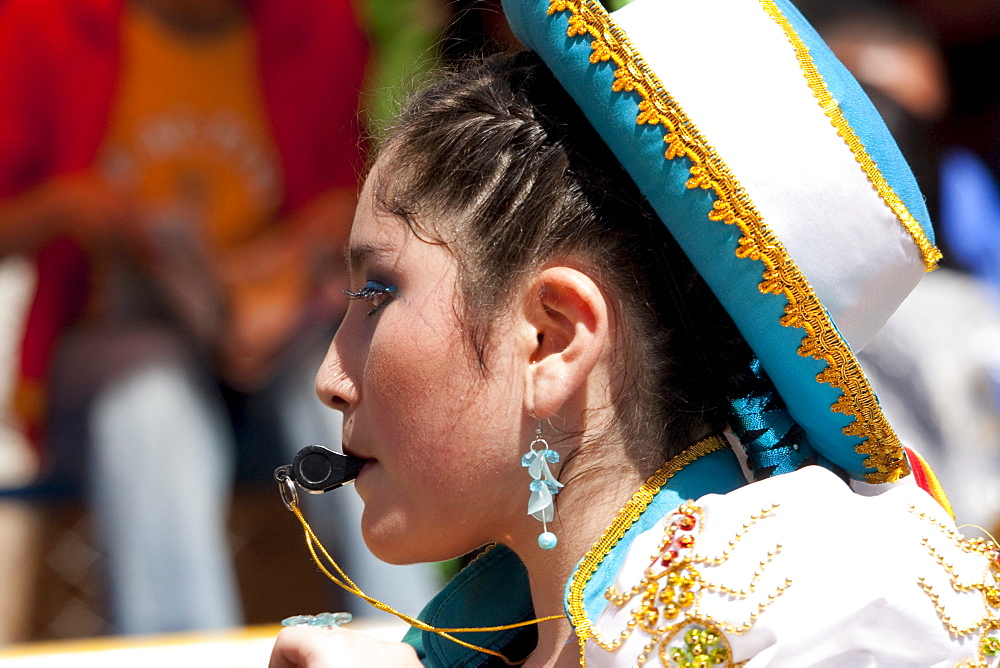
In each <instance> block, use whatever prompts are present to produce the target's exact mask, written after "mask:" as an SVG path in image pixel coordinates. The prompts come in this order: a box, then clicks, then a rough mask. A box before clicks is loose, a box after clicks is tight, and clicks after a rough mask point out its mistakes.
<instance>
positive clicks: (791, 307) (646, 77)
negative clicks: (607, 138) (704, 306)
mask: <svg viewBox="0 0 1000 668" xmlns="http://www.w3.org/2000/svg"><path fill="white" fill-rule="evenodd" d="M548 12H549V14H555V13H557V12H570V16H569V27H568V29H567V31H566V34H567V35H568V36H569V37H577V36H583V35H589V36H590V37H591V38H592V39H593V42H591V53H590V62H592V63H599V62H603V61H607V60H611V61H613V62H614V63H615V65H616V66H617V69H616V70H615V74H614V77H615V79H614V82H613V84H612V90H614V91H616V92H621V91H627V92H635V93H636V94H638V95H639V97H640V98H641V101H640V102H639V115H638V117H637V119H636V122H637V123H639V124H640V125H642V124H649V125H659V126H661V127H662V128H663V132H664V138H663V140H664V142H665V143H666V144H667V150H666V153H665V155H666V157H667V159H669V160H673V159H675V158H678V157H686V158H688V159H689V160H690V161H691V163H692V165H691V167H690V174H691V177H690V179H689V180H688V182H687V187H688V188H703V189H706V190H712V191H713V192H714V193H715V195H716V198H717V199H716V200H715V203H714V205H713V208H712V211H711V212H709V214H708V218H709V219H710V220H713V221H720V222H724V223H726V224H727V225H736V226H737V228H739V230H740V231H741V232H742V233H743V234H742V236H741V237H740V239H739V242H738V248H737V250H736V255H737V257H740V258H749V259H753V260H759V261H761V262H762V263H763V264H764V267H765V268H764V272H763V280H762V281H761V283H760V286H759V287H760V291H761V292H763V293H765V294H768V293H770V294H776V295H784V297H785V298H786V299H787V301H788V304H787V306H786V307H785V315H784V316H783V317H782V318H781V321H780V322H781V325H783V326H785V327H797V328H800V329H802V330H804V332H805V333H804V335H803V338H802V343H801V346H800V348H799V350H798V354H799V355H801V356H803V357H812V358H814V359H817V360H822V361H824V362H826V364H827V367H826V369H824V370H823V371H822V372H821V373H819V374H818V375H817V376H816V380H817V381H818V382H821V383H828V384H830V385H832V386H833V387H835V388H836V389H838V390H840V391H841V396H840V398H839V399H837V401H836V402H835V403H834V404H833V405H832V406H831V407H830V408H831V410H832V411H834V412H837V413H843V414H845V415H849V416H852V417H853V418H854V421H853V422H851V424H849V425H848V426H846V427H844V429H843V432H844V434H846V435H848V436H855V437H858V438H861V439H863V440H862V442H861V443H860V444H859V445H858V446H856V447H855V451H856V452H857V453H858V454H861V455H867V458H866V459H865V460H864V465H865V467H867V468H869V469H874V471H873V472H871V473H867V474H866V475H865V478H866V480H867V481H868V482H870V483H883V482H892V481H895V480H898V479H899V478H902V477H904V476H906V475H908V474H909V472H910V470H909V466H908V464H907V462H906V458H905V456H904V455H903V448H902V445H901V444H900V442H899V439H898V438H897V436H896V434H895V433H894V432H893V430H892V427H890V426H889V423H888V422H887V421H886V419H885V416H884V415H883V414H882V410H881V408H880V407H879V405H878V400H877V399H876V397H875V392H874V391H873V390H872V388H871V385H870V384H869V383H868V379H867V378H865V375H864V372H863V371H862V370H861V365H860V364H859V363H858V361H857V358H855V356H854V354H853V353H852V352H851V350H850V348H849V347H848V345H847V343H846V342H845V341H844V340H843V339H842V338H841V336H840V333H839V332H838V331H837V329H836V327H834V325H833V323H832V322H831V320H830V316H829V314H828V313H827V312H826V309H825V308H824V307H823V305H822V303H820V301H819V299H818V298H817V296H816V294H815V293H814V292H813V290H812V287H810V285H809V283H808V281H806V278H805V276H804V275H803V274H802V272H801V270H800V269H799V268H798V266H796V265H795V263H794V262H793V261H792V259H791V258H790V257H789V255H788V252H787V251H786V250H785V248H784V246H783V245H782V244H781V242H780V241H779V240H778V238H777V236H776V235H775V234H774V233H773V232H772V231H771V230H770V228H768V227H767V226H766V225H765V223H764V221H763V220H762V219H761V216H760V213H759V212H758V211H757V210H756V208H755V207H754V205H753V202H752V201H751V200H750V198H749V196H748V195H747V193H746V192H745V191H744V190H743V187H742V186H741V185H740V183H739V182H738V181H737V180H736V177H735V176H734V175H733V174H732V172H730V171H729V167H728V166H727V165H726V164H725V163H724V162H723V161H722V159H721V158H720V157H719V156H718V155H717V154H716V153H715V150H714V149H713V148H712V147H711V146H710V145H709V144H708V142H707V141H706V140H705V138H704V137H702V136H701V134H700V132H699V131H698V129H697V127H695V125H694V124H693V123H692V122H691V120H690V119H689V118H688V117H687V115H686V114H685V113H684V111H683V109H681V107H680V105H679V104H677V102H676V101H675V100H674V99H673V98H672V97H671V96H670V95H669V94H668V93H667V92H666V90H665V89H664V87H663V84H662V83H661V82H660V81H659V78H658V77H657V76H656V74H655V73H654V72H653V71H652V70H650V69H649V68H648V67H647V66H646V64H645V62H644V61H643V60H642V57H641V56H640V55H639V54H638V52H637V51H636V50H635V48H634V47H633V46H632V44H631V43H630V42H629V40H628V37H627V36H626V35H625V34H624V32H623V31H621V29H619V28H618V26H617V25H616V24H615V23H614V22H613V21H612V19H611V17H610V16H609V15H608V13H607V11H606V10H605V9H604V8H603V7H602V6H601V5H600V3H599V2H598V1H597V0H550V4H549V8H548Z"/></svg>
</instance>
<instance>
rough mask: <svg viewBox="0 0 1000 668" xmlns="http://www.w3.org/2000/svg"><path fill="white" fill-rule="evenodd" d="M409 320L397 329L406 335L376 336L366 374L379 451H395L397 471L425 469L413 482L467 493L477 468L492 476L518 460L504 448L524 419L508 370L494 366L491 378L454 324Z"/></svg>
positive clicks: (477, 471) (514, 454)
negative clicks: (511, 461)
mask: <svg viewBox="0 0 1000 668" xmlns="http://www.w3.org/2000/svg"><path fill="white" fill-rule="evenodd" d="M408 324H409V325H410V326H409V327H393V328H392V330H391V331H392V332H396V333H398V332H406V333H407V334H406V335H405V336H403V337H397V336H395V335H394V334H390V333H387V335H386V336H384V337H383V336H381V335H380V334H379V333H376V335H375V337H374V338H373V340H372V346H371V353H370V356H369V358H368V366H367V369H366V378H365V381H366V383H365V384H366V387H367V390H368V393H369V394H368V396H367V397H366V398H365V400H364V401H363V402H362V403H365V402H370V403H369V405H368V407H367V408H369V409H373V410H375V411H376V412H377V413H376V414H373V415H369V416H368V417H369V419H372V420H374V421H375V423H376V424H377V429H378V431H379V432H380V434H379V435H380V438H382V439H385V442H384V443H381V444H380V450H381V451H382V452H383V453H384V454H386V456H391V458H392V460H393V461H392V462H391V464H392V465H393V468H394V469H395V472H396V473H397V474H401V473H402V472H404V471H405V472H409V473H412V474H413V475H414V476H416V475H417V473H418V472H419V474H420V477H421V480H419V481H418V480H413V481H412V482H413V483H414V484H422V485H449V486H451V490H454V491H458V492H461V493H465V492H468V491H469V487H470V486H471V485H473V484H475V483H474V482H473V481H474V480H475V479H477V478H479V477H481V476H480V475H479V474H484V475H493V474H495V473H496V469H497V468H498V467H506V466H507V465H508V464H509V463H510V462H509V460H511V459H512V458H513V459H516V458H517V453H516V452H515V453H513V454H511V453H508V452H506V450H507V449H510V448H509V447H508V446H509V441H510V434H511V433H518V432H517V429H518V425H519V421H518V420H519V417H518V416H519V410H517V407H516V406H515V404H516V403H517V401H518V399H517V398H516V397H514V396H513V394H512V392H511V388H510V386H509V379H510V375H509V374H508V373H505V371H506V370H503V371H501V370H500V369H495V370H494V373H491V374H489V379H487V377H486V376H484V374H482V373H481V372H480V370H479V368H478V366H477V363H476V362H474V361H473V360H472V359H471V355H470V351H469V349H468V347H467V344H466V342H465V341H463V340H462V339H461V338H460V337H461V336H463V334H462V332H461V331H460V330H459V329H458V327H456V326H451V323H448V322H447V321H445V322H444V323H442V322H441V321H440V320H439V321H437V322H435V321H425V319H424V318H418V319H417V322H416V323H412V322H411V323H408ZM442 325H448V326H442ZM442 332H448V333H449V335H447V336H441V333H442ZM515 438H516V436H515ZM516 447H517V445H516V443H515V444H514V449H516ZM387 463H388V462H387ZM515 463H517V462H515ZM451 490H449V491H451Z"/></svg>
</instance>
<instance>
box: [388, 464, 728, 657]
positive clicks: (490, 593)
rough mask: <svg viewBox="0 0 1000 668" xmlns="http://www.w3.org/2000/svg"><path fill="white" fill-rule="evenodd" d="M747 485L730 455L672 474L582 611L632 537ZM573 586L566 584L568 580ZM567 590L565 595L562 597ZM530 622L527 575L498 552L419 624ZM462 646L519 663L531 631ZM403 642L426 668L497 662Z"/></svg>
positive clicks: (607, 562)
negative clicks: (691, 503) (689, 504)
mask: <svg viewBox="0 0 1000 668" xmlns="http://www.w3.org/2000/svg"><path fill="white" fill-rule="evenodd" d="M745 484H746V478H745V477H744V475H743V471H742V469H741V468H740V465H739V462H738V461H737V459H736V455H734V454H733V452H732V451H731V450H729V449H725V450H719V451H717V452H714V453H711V454H709V455H705V456H704V457H701V458H700V459H697V460H696V461H694V462H692V463H691V464H689V465H688V466H686V467H685V468H684V469H682V470H681V471H679V472H678V473H677V474H676V475H675V476H674V477H673V478H671V479H670V480H669V481H668V482H667V484H666V485H664V486H663V487H662V488H661V489H660V491H659V493H657V494H656V496H655V497H653V500H652V502H651V503H650V504H649V506H647V508H646V511H645V512H644V513H643V514H642V515H641V516H640V517H639V519H638V521H636V523H635V524H633V525H632V527H631V528H630V529H629V530H628V532H627V533H626V534H625V536H624V537H623V538H622V540H620V541H619V542H618V544H617V545H616V546H615V547H614V549H613V550H612V551H611V553H610V554H608V555H607V557H606V558H605V559H604V560H603V561H602V562H601V564H600V566H599V567H598V569H597V571H596V572H595V573H594V575H593V577H591V579H590V581H589V582H588V583H587V586H586V588H585V590H584V592H585V593H584V600H585V607H586V610H587V615H588V617H590V619H592V620H593V619H596V618H597V616H598V615H599V614H600V613H601V610H603V608H604V605H605V604H606V601H605V600H604V591H605V590H606V589H607V588H608V586H610V585H611V584H612V582H613V581H614V579H615V576H616V575H617V574H618V571H619V569H620V568H621V565H622V563H623V561H624V560H625V556H626V555H627V554H628V551H629V547H630V546H631V544H632V541H633V540H635V537H636V536H638V535H639V534H641V533H643V532H644V531H648V530H649V529H650V528H651V527H652V526H653V525H654V524H656V522H657V521H659V520H660V518H662V517H663V516H664V515H666V514H667V513H669V512H671V511H673V510H674V509H675V508H677V506H679V505H680V504H681V503H682V502H684V501H686V500H688V499H697V498H698V497H701V496H704V495H705V494H711V493H715V494H725V493H727V492H731V491H732V490H734V489H736V488H738V487H741V486H743V485H745ZM570 581H571V582H572V578H571V580H570ZM568 591H569V590H568V584H567V596H568ZM534 616H535V612H534V608H533V607H532V603H531V591H530V589H529V586H528V573H527V571H526V570H525V568H524V564H522V563H521V560H520V559H518V557H517V555H516V554H514V552H513V551H511V550H510V549H508V548H507V547H504V546H503V545H495V546H493V547H491V548H489V549H488V550H487V551H486V552H485V553H484V554H483V555H482V556H480V557H479V558H478V559H476V560H475V561H473V562H472V563H471V564H469V565H468V566H467V567H466V568H464V569H463V570H462V571H461V572H460V573H459V574H458V575H456V576H455V577H454V578H453V579H452V581H451V582H449V583H448V585H447V586H446V587H445V588H444V589H443V590H442V591H441V592H440V593H439V594H438V595H437V596H435V597H434V599H432V600H431V602H430V603H429V604H428V605H427V607H426V608H424V610H423V612H422V613H421V614H420V619H422V620H423V621H425V622H427V623H428V624H431V625H433V626H436V627H439V628H455V627H470V626H499V625H503V624H512V623H515V622H520V621H526V620H529V619H532V618H533V617H534ZM455 635H456V637H459V638H461V639H462V640H465V641H467V642H470V643H473V644H475V645H479V646H481V647H488V648H490V649H495V650H497V651H500V652H503V653H504V654H505V655H507V656H508V657H509V658H512V659H514V658H523V657H524V656H527V654H528V653H530V652H531V650H532V649H533V648H534V645H535V638H536V633H535V629H534V627H530V626H529V627H525V628H521V629H514V630H510V631H497V632H477V633H461V634H455ZM403 641H404V642H406V643H408V644H410V645H412V646H413V647H414V649H416V651H417V655H418V656H419V657H420V660H421V661H422V662H423V664H424V665H426V666H435V667H437V666H469V667H471V666H487V665H491V664H492V663H494V661H496V660H495V659H494V658H493V657H491V656H488V655H484V654H482V653H481V652H477V651H475V650H471V649H468V648H466V647H462V646H461V645H457V644H455V643H453V642H451V641H449V640H447V639H445V638H442V637H441V636H439V635H437V634H435V633H431V632H429V631H420V630H418V629H412V628H411V629H410V630H409V631H408V632H407V634H406V636H405V637H404V638H403Z"/></svg>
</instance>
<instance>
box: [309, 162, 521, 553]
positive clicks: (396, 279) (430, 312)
mask: <svg viewBox="0 0 1000 668" xmlns="http://www.w3.org/2000/svg"><path fill="white" fill-rule="evenodd" d="M383 162H384V159H383V160H380V162H379V164H380V165H381V164H382V163H383ZM378 168H379V167H378V166H376V169H378ZM373 182H374V178H369V179H368V183H367V184H366V186H365V188H364V189H363V191H362V194H361V198H360V201H359V205H358V210H357V213H356V215H355V219H354V226H353V228H352V230H351V237H350V249H349V255H350V258H349V269H350V280H351V288H350V289H351V290H352V291H353V293H354V295H353V296H355V297H356V298H355V299H352V301H351V302H350V306H349V308H348V311H347V315H346V316H345V318H344V321H343V323H342V324H341V326H340V329H339V330H338V331H337V335H336V337H335V338H334V340H333V344H332V345H331V347H330V350H329V352H328V354H327V357H326V360H325V361H324V363H323V366H322V368H321V369H320V371H319V374H318V376H317V381H316V389H317V393H318V394H319V396H320V398H321V399H322V400H323V401H324V402H325V403H327V404H328V405H330V406H332V407H333V408H336V409H338V410H341V411H343V412H344V449H345V451H346V452H348V453H351V454H354V455H356V456H359V457H363V458H365V459H368V463H367V464H366V465H365V467H364V469H363V470H362V472H361V475H360V476H358V479H357V481H356V483H355V485H356V487H357V489H358V492H359V493H360V494H361V497H362V498H363V499H364V501H365V511H364V516H363V519H362V531H363V533H364V537H365V542H366V543H367V544H368V546H369V548H370V549H371V550H372V551H373V552H374V553H375V554H376V555H377V556H379V557H380V558H382V559H384V560H386V561H389V562H394V563H405V562H413V561H430V560H441V559H446V558H451V557H454V556H457V555H460V554H464V553H466V552H468V551H469V550H472V549H474V548H476V547H478V546H479V545H482V544H483V543H486V542H489V541H491V540H499V539H502V538H503V537H504V535H505V534H506V533H507V532H510V531H511V530H512V527H511V526H510V523H511V522H512V521H514V522H516V521H519V520H516V519H511V518H518V517H527V516H526V515H525V503H526V501H527V495H528V493H527V481H528V478H527V476H526V475H525V474H524V471H523V469H522V468H521V466H520V450H522V449H523V447H521V446H522V445H525V446H526V442H525V443H524V444H522V443H521V440H522V437H521V434H522V421H523V415H524V413H523V405H524V403H523V391H524V385H523V383H524V377H525V376H524V371H523V368H522V369H519V367H518V361H519V359H520V355H519V352H518V345H517V337H515V336H513V335H512V327H511V325H510V324H509V323H506V321H505V320H504V319H501V321H500V322H498V323H497V325H496V328H495V331H494V335H493V338H492V340H491V345H490V347H489V351H490V352H489V355H488V361H489V370H488V373H485V374H484V373H483V372H482V371H481V370H480V369H479V367H478V365H477V363H476V362H475V361H474V359H473V357H472V355H471V354H470V348H469V346H468V344H467V341H466V334H465V333H464V332H463V330H462V325H461V321H460V318H459V315H458V313H459V310H460V309H459V301H458V297H457V292H456V290H457V274H458V271H457V269H458V267H457V262H456V261H455V258H454V257H453V256H452V254H451V253H450V252H449V250H448V249H447V247H445V246H443V245H435V244H430V243H427V242H425V241H422V240H420V239H418V238H417V237H416V236H415V235H414V234H413V233H412V232H411V231H410V230H409V228H408V227H407V225H406V224H405V222H404V221H402V220H401V219H399V218H398V217H395V216H393V215H391V214H388V213H386V212H384V211H382V210H381V209H379V208H378V207H377V206H376V205H375V204H374V202H373V196H372V183H373ZM519 492H520V493H519ZM529 519H530V518H529Z"/></svg>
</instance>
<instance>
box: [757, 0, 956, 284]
mask: <svg viewBox="0 0 1000 668" xmlns="http://www.w3.org/2000/svg"><path fill="white" fill-rule="evenodd" d="M760 4H761V5H762V6H763V7H764V11H765V12H767V13H768V15H770V17H771V18H772V19H774V22H775V23H777V24H778V25H779V26H781V29H782V30H784V32H785V37H787V38H788V41H789V42H790V43H791V45H792V46H793V47H794V48H795V57H796V58H797V59H798V61H799V67H801V68H802V75H803V76H804V77H805V79H806V82H807V83H808V84H809V88H811V89H812V92H813V96H815V97H816V99H817V101H819V106H820V107H821V108H822V109H823V113H824V114H825V115H826V116H827V117H828V118H829V119H830V123H831V124H833V127H835V128H836V129H837V134H838V135H840V137H841V138H842V139H843V140H844V143H845V144H847V147H848V148H850V149H851V153H853V154H854V159H855V160H857V161H858V164H859V165H861V169H862V170H864V172H865V174H866V175H867V176H868V180H869V181H870V182H871V184H872V186H874V188H875V190H876V191H877V192H878V194H879V196H880V197H881V198H882V201H884V202H885V203H886V206H888V207H889V208H890V209H891V210H892V212H893V213H894V214H895V215H896V218H897V219H898V220H899V223H900V224H901V225H902V226H903V227H904V228H906V231H907V232H909V234H910V236H911V237H913V241H914V242H915V243H916V244H917V247H918V248H919V249H920V256H921V257H922V258H923V261H924V267H925V268H926V270H927V271H933V270H934V269H936V268H937V263H938V260H940V259H941V251H940V250H938V248H937V247H936V246H935V245H934V244H932V243H931V242H930V239H928V238H927V235H926V234H924V229H923V228H922V227H921V226H920V223H918V222H917V220H916V218H914V217H913V215H912V214H911V213H910V211H909V209H907V208H906V205H905V204H903V200H901V199H900V198H899V195H897V194H896V192H895V191H894V190H893V189H892V186H890V185H889V182H888V181H886V180H885V177H884V176H882V172H881V171H880V170H879V168H878V165H876V164H875V161H874V160H872V158H871V156H869V155H868V151H866V150H865V145H864V144H862V143H861V140H860V139H859V138H858V136H857V135H856V134H855V133H854V129H853V128H852V127H851V125H850V123H848V122H847V119H846V118H844V114H843V113H842V112H841V110H840V106H839V105H838V104H837V101H836V100H835V99H834V98H833V95H832V94H831V93H830V91H829V89H828V88H827V87H826V82H825V81H823V77H822V75H820V73H819V70H817V69H816V65H815V63H813V60H812V58H811V57H810V56H809V47H808V46H806V45H805V42H803V41H802V39H801V38H800V37H799V35H798V33H796V32H795V28H793V27H792V24H791V23H789V22H788V19H786V18H785V16H784V14H782V13H781V10H780V9H778V6H777V5H776V4H775V3H774V0H760Z"/></svg>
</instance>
